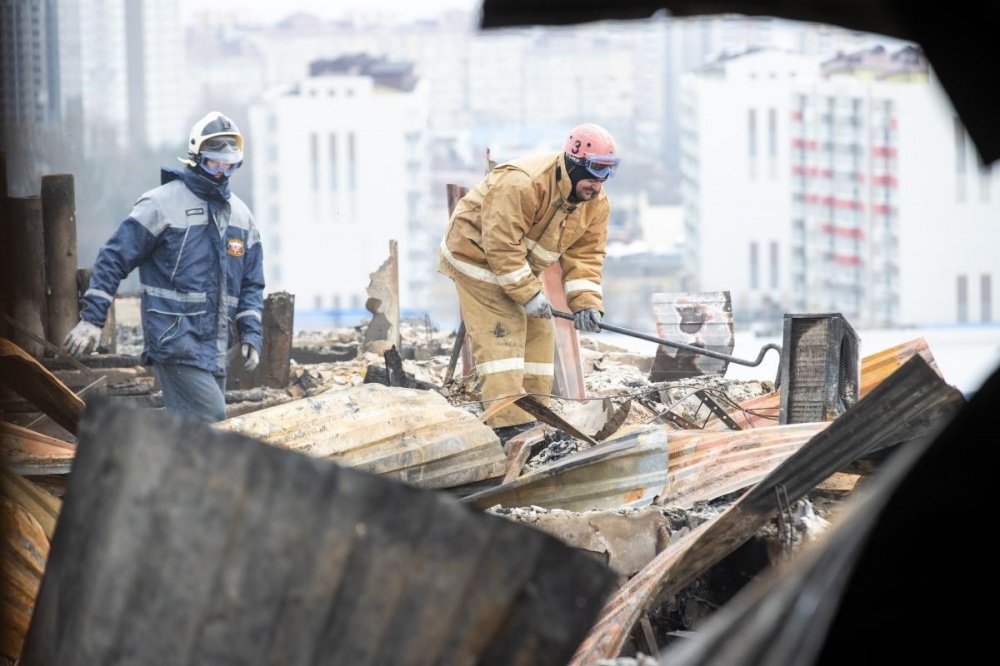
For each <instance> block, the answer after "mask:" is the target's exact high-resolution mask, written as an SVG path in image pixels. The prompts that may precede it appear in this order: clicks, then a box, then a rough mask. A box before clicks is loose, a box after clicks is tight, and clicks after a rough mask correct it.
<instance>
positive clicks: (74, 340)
mask: <svg viewBox="0 0 1000 666" xmlns="http://www.w3.org/2000/svg"><path fill="white" fill-rule="evenodd" d="M181 162H183V163H184V164H185V165H186V168H183V169H162V170H161V185H160V186H159V187H157V188H155V189H152V190H150V191H148V192H146V193H145V194H143V195H142V196H140V197H139V200H138V201H136V203H135V205H134V206H133V207H132V211H131V212H130V213H129V216H128V217H127V218H126V219H125V221H123V222H122V223H121V225H120V226H119V227H118V229H117V231H115V233H114V235H112V236H111V238H110V239H109V240H108V241H107V242H106V243H105V244H104V245H103V246H102V247H101V249H100V251H99V252H98V255H97V260H96V261H95V262H94V265H93V268H92V271H91V278H90V285H89V288H88V289H87V291H86V293H85V294H84V296H83V301H82V304H81V310H80V322H79V323H78V324H77V325H76V326H75V327H74V328H73V329H72V330H71V331H70V332H69V334H68V335H67V336H66V339H65V341H64V343H63V346H64V347H65V349H66V351H68V352H69V353H70V354H72V355H74V356H81V355H83V354H86V353H88V352H90V351H91V350H92V349H94V348H95V347H96V346H97V343H98V341H99V340H100V336H101V329H102V328H103V326H104V322H105V320H106V318H107V314H108V308H109V307H111V305H112V303H113V302H114V298H115V293H116V292H117V290H118V285H119V284H120V283H121V281H122V280H124V279H125V278H126V277H127V276H128V275H129V274H130V273H131V272H132V271H133V270H134V269H136V268H138V269H139V282H140V291H141V308H142V310H141V316H142V331H143V350H142V361H143V363H146V364H149V365H152V366H153V367H154V369H155V371H156V375H157V378H158V379H159V383H160V387H161V389H162V391H163V404H164V407H166V409H168V410H171V411H174V412H178V413H181V414H186V415H189V416H192V417H195V418H197V419H200V420H203V421H207V422H215V421H220V420H223V419H225V418H226V401H225V388H226V366H227V358H228V350H229V348H230V347H231V346H232V345H233V343H234V342H236V341H235V340H234V338H233V335H234V334H233V329H234V328H235V330H236V332H237V334H238V336H239V348H238V349H239V353H240V354H241V355H242V358H243V364H244V367H245V368H246V369H247V370H248V371H252V370H253V369H254V368H256V367H257V363H258V359H259V351H260V348H261V342H262V338H263V326H262V323H261V312H262V310H263V306H264V295H263V293H264V268H263V253H262V248H261V243H260V233H259V232H258V230H257V226H256V224H255V223H254V218H253V214H252V213H251V212H250V209H249V208H248V207H247V205H246V204H245V203H244V202H243V201H242V200H241V199H240V198H239V197H238V196H236V195H235V194H233V193H232V192H231V190H230V186H229V178H230V176H232V174H233V173H234V172H235V171H236V170H237V169H238V168H239V167H240V165H241V164H242V163H243V135H242V134H241V133H240V130H239V128H238V127H237V126H236V124H235V123H234V122H233V121H232V120H230V119H229V118H228V117H226V116H225V115H223V114H222V113H219V112H217V111H213V112H211V113H209V114H208V115H206V116H205V117H204V118H202V119H201V120H199V121H198V122H197V123H195V125H194V127H193V128H192V130H191V136H190V141H189V142H188V155H187V158H181Z"/></svg>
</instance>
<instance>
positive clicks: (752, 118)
mask: <svg viewBox="0 0 1000 666" xmlns="http://www.w3.org/2000/svg"><path fill="white" fill-rule="evenodd" d="M747 154H748V155H749V156H750V159H751V160H753V159H755V158H756V157H757V109H749V110H748V111H747Z"/></svg>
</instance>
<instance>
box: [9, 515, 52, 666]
mask: <svg viewBox="0 0 1000 666" xmlns="http://www.w3.org/2000/svg"><path fill="white" fill-rule="evenodd" d="M0 525H2V526H3V527H2V529H3V535H2V536H0V548H2V549H3V557H2V558H0V587H2V589H3V594H0V617H2V618H3V631H0V655H2V656H3V657H4V661H5V663H21V662H19V661H18V659H19V658H20V656H21V649H22V647H23V645H24V637H25V635H26V634H27V633H28V626H29V624H30V623H31V615H32V611H33V610H34V607H35V599H36V598H37V596H38V589H39V587H40V586H41V582H42V575H43V574H44V572H45V562H46V560H47V559H48V556H49V538H48V536H47V535H46V534H45V531H44V530H43V529H42V526H41V525H40V524H39V522H38V520H37V519H36V518H35V517H34V515H33V514H32V513H31V512H29V511H28V510H27V509H25V508H24V507H23V506H21V505H20V504H18V503H17V502H16V501H14V500H13V499H11V498H10V497H9V496H6V495H0Z"/></svg>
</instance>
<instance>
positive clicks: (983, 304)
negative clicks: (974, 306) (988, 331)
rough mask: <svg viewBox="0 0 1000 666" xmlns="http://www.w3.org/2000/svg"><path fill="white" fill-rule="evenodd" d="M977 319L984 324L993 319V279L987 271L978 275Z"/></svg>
mask: <svg viewBox="0 0 1000 666" xmlns="http://www.w3.org/2000/svg"><path fill="white" fill-rule="evenodd" d="M979 300H980V313H979V319H980V321H982V322H983V323H984V324H988V323H990V322H992V321H993V279H992V276H990V275H989V274H988V273H983V274H982V275H980V276H979Z"/></svg>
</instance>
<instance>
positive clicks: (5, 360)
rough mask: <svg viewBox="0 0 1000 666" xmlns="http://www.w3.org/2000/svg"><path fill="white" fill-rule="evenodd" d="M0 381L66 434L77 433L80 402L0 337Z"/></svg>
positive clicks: (62, 385)
mask: <svg viewBox="0 0 1000 666" xmlns="http://www.w3.org/2000/svg"><path fill="white" fill-rule="evenodd" d="M0 380H2V381H3V383H4V384H6V385H7V387H8V388H10V389H11V390H12V391H15V392H16V393H18V394H19V395H20V396H21V397H23V398H24V399H25V400H27V401H28V402H30V403H31V404H33V405H34V406H35V407H37V408H38V409H39V410H40V411H42V412H43V413H44V414H46V415H47V416H48V417H49V418H51V419H52V420H53V421H55V422H56V423H58V424H59V425H60V426H62V427H63V428H64V429H65V430H66V431H67V432H69V433H70V434H74V435H75V434H76V427H77V424H78V423H79V421H80V416H81V415H82V414H83V409H84V403H83V400H82V399H81V398H80V397H79V396H77V395H76V394H75V393H73V391H71V390H70V389H69V388H68V387H67V386H66V385H65V384H63V383H62V382H61V381H59V380H58V379H57V378H56V377H55V375H53V374H52V373H51V372H49V371H48V370H46V369H45V367H44V366H42V365H41V364H40V363H39V362H38V361H37V360H35V359H34V358H32V357H31V356H30V355H29V354H28V353H27V352H25V351H24V350H23V349H21V348H20V347H18V346H17V345H15V344H14V343H13V342H11V341H10V340H7V339H6V338H0Z"/></svg>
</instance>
